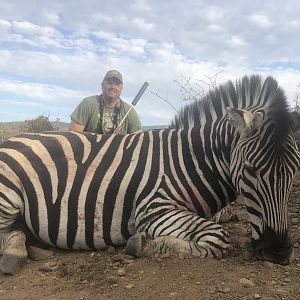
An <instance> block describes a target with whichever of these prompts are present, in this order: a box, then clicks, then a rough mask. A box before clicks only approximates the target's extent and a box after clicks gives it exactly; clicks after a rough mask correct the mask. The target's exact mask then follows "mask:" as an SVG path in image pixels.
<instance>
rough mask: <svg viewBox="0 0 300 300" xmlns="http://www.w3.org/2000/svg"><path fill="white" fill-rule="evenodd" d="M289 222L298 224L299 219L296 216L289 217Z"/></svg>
mask: <svg viewBox="0 0 300 300" xmlns="http://www.w3.org/2000/svg"><path fill="white" fill-rule="evenodd" d="M291 224H292V225H298V224H299V219H298V218H292V219H291Z"/></svg>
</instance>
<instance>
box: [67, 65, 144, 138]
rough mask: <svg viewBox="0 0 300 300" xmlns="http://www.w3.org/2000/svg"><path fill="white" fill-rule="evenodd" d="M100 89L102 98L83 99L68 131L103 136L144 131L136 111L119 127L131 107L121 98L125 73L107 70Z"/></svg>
mask: <svg viewBox="0 0 300 300" xmlns="http://www.w3.org/2000/svg"><path fill="white" fill-rule="evenodd" d="M101 87H102V94H101V95H100V96H98V95H96V96H90V97H87V98H85V99H83V100H82V102H81V103H80V104H79V105H78V106H77V107H76V109H75V110H74V111H73V113H72V114H71V125H70V129H69V130H71V131H77V132H83V131H85V132H95V133H100V134H103V133H104V134H112V133H119V134H127V133H138V132H142V125H141V122H140V119H139V117H138V115H137V113H136V111H135V109H134V108H132V109H131V111H130V112H129V114H128V115H127V117H126V118H125V120H124V121H123V122H122V124H120V122H121V121H122V120H123V118H124V116H125V115H126V113H127V112H128V110H129V109H130V107H131V106H130V105H129V104H127V103H125V102H124V101H122V100H121V98H120V95H121V92H122V89H123V79H122V74H121V73H120V72H118V71H117V70H110V71H108V72H107V73H106V75H105V77H104V79H103V82H102V83H101ZM119 124H120V126H119Z"/></svg>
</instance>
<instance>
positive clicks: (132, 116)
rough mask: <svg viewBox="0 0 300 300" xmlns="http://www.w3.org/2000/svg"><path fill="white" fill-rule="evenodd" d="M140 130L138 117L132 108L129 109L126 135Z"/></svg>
mask: <svg viewBox="0 0 300 300" xmlns="http://www.w3.org/2000/svg"><path fill="white" fill-rule="evenodd" d="M141 129H142V124H141V121H140V119H139V116H138V114H137V112H136V110H135V109H134V108H132V109H131V111H130V113H129V118H128V133H133V132H136V131H138V130H141Z"/></svg>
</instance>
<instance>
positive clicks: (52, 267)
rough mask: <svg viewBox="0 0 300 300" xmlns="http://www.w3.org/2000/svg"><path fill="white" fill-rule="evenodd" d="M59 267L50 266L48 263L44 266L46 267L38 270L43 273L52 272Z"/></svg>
mask: <svg viewBox="0 0 300 300" xmlns="http://www.w3.org/2000/svg"><path fill="white" fill-rule="evenodd" d="M57 268H58V267H57V266H50V265H49V264H48V263H46V264H44V266H42V267H40V268H39V269H38V270H39V271H41V272H52V271H54V270H56V269H57Z"/></svg>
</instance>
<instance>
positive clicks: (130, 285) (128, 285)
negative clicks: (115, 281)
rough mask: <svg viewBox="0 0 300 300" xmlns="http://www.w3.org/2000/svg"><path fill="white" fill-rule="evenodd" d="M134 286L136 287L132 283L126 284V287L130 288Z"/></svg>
mask: <svg viewBox="0 0 300 300" xmlns="http://www.w3.org/2000/svg"><path fill="white" fill-rule="evenodd" d="M132 288H134V285H133V284H132V283H129V284H127V285H125V289H128V290H130V289H132Z"/></svg>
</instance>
